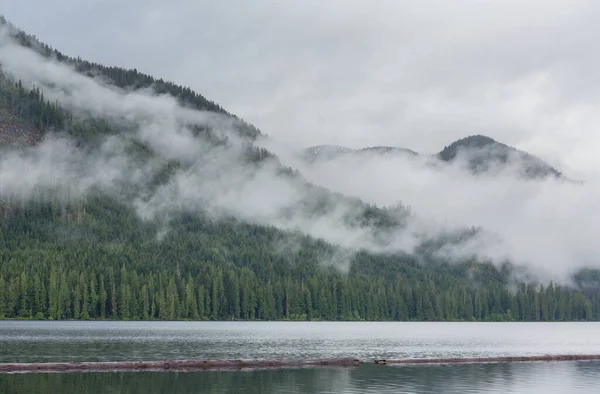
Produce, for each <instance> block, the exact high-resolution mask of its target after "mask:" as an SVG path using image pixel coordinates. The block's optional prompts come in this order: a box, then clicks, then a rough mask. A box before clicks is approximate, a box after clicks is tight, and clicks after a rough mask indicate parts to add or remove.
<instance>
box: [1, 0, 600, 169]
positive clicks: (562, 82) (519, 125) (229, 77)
mask: <svg viewBox="0 0 600 394" xmlns="http://www.w3.org/2000/svg"><path fill="white" fill-rule="evenodd" d="M0 6H1V7H0V9H1V10H2V11H1V12H2V13H4V14H5V16H6V17H7V18H8V19H9V20H11V21H12V22H13V23H14V24H16V25H17V26H18V27H20V28H22V29H24V30H26V31H28V32H29V33H31V34H35V35H37V36H38V38H40V39H41V40H42V41H44V42H47V43H48V44H50V45H52V46H54V47H56V48H57V49H59V50H61V51H63V52H65V53H67V54H69V55H73V56H77V55H79V56H81V57H83V58H86V59H88V60H92V61H98V62H102V63H105V64H109V65H119V66H125V67H132V68H133V67H136V68H137V69H138V70H141V71H144V72H147V73H150V74H153V75H155V76H157V77H162V78H165V79H169V80H174V81H175V82H177V83H180V84H183V85H187V86H190V87H192V88H193V89H195V90H197V91H198V92H199V93H201V94H203V95H205V96H206V97H208V98H209V99H211V100H214V101H217V102H218V103H219V104H221V105H222V106H223V107H225V108H226V109H228V110H230V111H231V112H234V113H236V114H238V115H240V116H242V117H243V118H245V119H247V120H249V121H250V122H252V123H254V124H255V125H257V126H258V127H259V128H260V129H261V130H262V131H263V132H264V133H267V134H269V135H270V136H272V137H273V138H276V139H278V140H280V141H282V142H284V143H288V144H293V145H294V146H299V147H300V146H308V145H314V144H320V143H336V144H342V145H346V146H350V147H360V146H365V145H396V146H404V147H408V148H411V149H414V150H417V151H424V152H434V151H437V150H439V149H441V148H442V147H443V146H444V144H447V143H449V142H450V141H452V140H454V139H456V138H460V137H463V136H466V135H468V134H475V133H481V134H486V135H489V136H491V137H494V138H496V139H498V140H501V141H503V142H505V143H508V144H511V145H516V146H518V147H519V148H522V149H525V150H528V151H530V152H532V153H535V154H538V155H540V156H542V157H543V158H545V159H547V160H549V161H551V162H552V163H553V164H555V165H558V166H559V167H561V168H562V169H565V168H566V169H567V171H568V170H571V171H575V170H580V171H595V170H596V169H597V168H598V167H599V166H600V157H599V156H598V155H597V152H598V151H599V149H600V133H598V132H597V129H598V128H599V126H600V111H598V105H599V104H600V83H599V82H600V53H599V52H598V51H597V50H596V47H597V44H596V40H597V37H598V36H599V35H600V28H598V27H596V26H597V20H598V17H599V16H600V12H599V11H600V2H596V1H592V0H590V1H584V0H570V1H566V0H565V1H551V0H544V1H541V0H540V1H533V0H530V1H517V0H508V1H506V0H503V1H500V0H498V1H475V0H473V1H465V0H454V1H445V0H444V1H443V0H440V1H434V0H429V1H423V0H406V1H400V0H398V1H396V0H389V1H386V0H376V1H358V0H329V1H327V2H323V1H318V0H303V1H301V2H300V1H298V2H284V1H274V0H255V1H252V2H249V1H244V0H220V1H218V2H216V1H192V0H187V1H186V0H172V1H170V2H165V1H155V0H128V1H118V0H104V1H103V0H86V1H76V0H56V1H52V2H48V1H43V0H0Z"/></svg>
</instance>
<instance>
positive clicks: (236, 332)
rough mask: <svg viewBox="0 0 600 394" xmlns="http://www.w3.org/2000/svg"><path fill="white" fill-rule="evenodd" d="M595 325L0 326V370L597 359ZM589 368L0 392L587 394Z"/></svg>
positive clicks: (599, 341)
mask: <svg viewBox="0 0 600 394" xmlns="http://www.w3.org/2000/svg"><path fill="white" fill-rule="evenodd" d="M599 330H600V324H598V323H362V322H360V323H358V322H357V323H354V322H348V323H345V322H340V323H330V322H298V323H296V322H293V323H292V322H38V321H0V362H51V361H56V362H58V361H117V360H164V359H232V358H246V359H248V358H261V359H274V358H277V359H293V360H298V359H307V358H321V357H355V358H359V359H361V360H364V361H372V360H374V359H379V358H387V359H391V358H406V357H490V356H518V355H541V354H575V353H578V354H592V353H594V354H600V336H599V335H598V332H600V331H599ZM598 385H600V362H595V361H593V362H551V363H548V362H537V363H513V364H501V363H498V364H493V363H492V364H477V365H475V364H471V365H437V366H426V365H420V366H389V365H388V366H378V365H372V364H367V365H361V366H359V367H353V368H318V369H280V370H269V371H253V372H193V373H175V372H165V373H154V372H133V373H66V374H57V373H50V374H11V375H7V374H4V375H3V374H0V392H1V393H15V394H21V393H29V392H55V393H59V392H60V393H68V392H73V393H84V394H85V393H137V392H140V393H141V392H143V393H148V394H150V393H199V392H202V393H205V392H209V393H223V392H232V391H244V392H245V393H276V392H285V393H313V392H319V393H388V392H389V393H392V392H400V393H402V392H430V393H439V392H457V393H458V392H461V393H464V392H496V393H500V392H502V393H505V392H513V393H517V392H527V393H531V392H540V393H541V392H544V393H562V392H590V393H591V392H594V393H595V392H597V391H598Z"/></svg>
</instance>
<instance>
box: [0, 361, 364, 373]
mask: <svg viewBox="0 0 600 394" xmlns="http://www.w3.org/2000/svg"><path fill="white" fill-rule="evenodd" d="M359 364H360V361H359V360H357V359H354V358H326V359H315V360H168V361H114V362H64V363H6V364H0V373H19V372H20V373H23V372H117V371H122V372H133V371H181V372H193V371H233V370H262V369H278V368H314V367H325V366H330V367H332V366H335V367H350V366H355V365H359Z"/></svg>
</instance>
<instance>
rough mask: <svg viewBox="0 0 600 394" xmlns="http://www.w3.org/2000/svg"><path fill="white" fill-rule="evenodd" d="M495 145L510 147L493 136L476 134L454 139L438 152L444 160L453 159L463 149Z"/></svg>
mask: <svg viewBox="0 0 600 394" xmlns="http://www.w3.org/2000/svg"><path fill="white" fill-rule="evenodd" d="M493 145H498V146H501V147H505V148H510V147H509V146H508V145H504V144H502V143H500V142H498V141H496V140H495V139H493V138H491V137H488V136H485V135H481V134H476V135H470V136H468V137H465V138H461V139H459V140H456V141H454V142H453V143H451V144H450V145H448V146H446V147H444V149H442V151H441V152H440V153H438V156H439V157H440V159H442V160H444V161H451V160H453V159H454V158H455V157H456V155H457V154H458V152H459V150H461V149H481V148H486V147H489V146H493Z"/></svg>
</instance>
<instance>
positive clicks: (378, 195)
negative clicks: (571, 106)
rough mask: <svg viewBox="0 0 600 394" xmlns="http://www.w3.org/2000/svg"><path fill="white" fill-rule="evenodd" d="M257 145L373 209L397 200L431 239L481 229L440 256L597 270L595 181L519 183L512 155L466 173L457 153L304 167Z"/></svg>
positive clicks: (550, 269)
mask: <svg viewBox="0 0 600 394" xmlns="http://www.w3.org/2000/svg"><path fill="white" fill-rule="evenodd" d="M449 142H450V141H449ZM265 145H266V146H269V147H270V148H271V149H273V150H274V151H277V152H279V154H280V155H282V156H286V157H288V158H289V161H292V162H294V164H295V166H296V167H297V168H299V169H300V171H301V172H302V173H303V174H304V175H305V176H306V177H307V179H308V180H310V181H311V182H314V183H315V184H318V185H323V186H327V187H328V188H330V189H331V190H333V191H336V192H340V193H344V194H346V195H350V196H357V197H360V198H361V199H363V200H364V201H366V202H368V203H372V204H378V205H380V206H386V205H392V204H395V203H397V202H398V201H401V202H403V203H404V204H406V205H408V206H410V207H411V209H412V210H413V212H415V213H416V215H417V216H418V217H419V222H420V223H421V226H420V228H419V231H421V232H422V231H425V230H424V229H426V228H427V231H430V232H431V234H432V235H433V234H436V233H440V232H443V231H447V230H449V229H456V228H461V227H464V226H475V227H481V228H483V229H484V230H485V231H484V232H483V233H481V234H480V235H479V236H478V237H475V238H474V239H471V240H470V241H469V242H467V243H463V244H460V245H454V246H452V247H448V248H444V249H442V250H441V251H440V253H441V254H443V255H445V256H450V257H455V258H461V257H466V256H469V255H472V254H474V255H477V256H479V257H480V258H489V259H492V260H493V261H496V262H501V261H504V260H506V259H509V260H511V261H513V262H518V263H519V264H524V265H527V266H529V267H532V268H533V270H534V272H538V273H540V274H541V275H542V276H547V277H552V276H554V277H559V278H565V277H566V276H567V275H568V273H570V272H572V271H573V270H575V269H577V268H580V267H582V266H593V267H600V261H599V259H598V247H597V233H598V229H599V227H598V226H599V224H598V223H600V178H598V177H597V176H594V175H590V176H589V177H588V178H587V179H586V180H585V181H584V182H573V181H571V180H569V179H562V178H555V177H553V176H549V177H546V178H544V179H535V178H533V179H532V178H525V177H523V176H522V168H523V167H522V162H521V161H520V160H519V158H518V156H517V155H514V156H513V157H510V158H509V162H508V163H507V164H506V165H497V166H495V167H494V166H492V167H491V168H489V169H488V171H485V172H480V173H477V174H474V173H473V172H472V171H471V170H470V169H469V168H468V165H467V162H468V160H469V159H471V158H472V157H469V155H470V154H472V152H471V153H468V152H463V153H462V154H459V156H458V157H457V158H456V160H455V161H454V162H452V163H451V164H448V163H444V162H441V161H439V160H438V159H436V158H434V157H433V156H431V155H427V154H425V155H419V156H413V155H410V154H383V155H382V154H373V153H359V154H342V155H339V156H337V157H335V158H332V159H326V160H317V161H316V162H313V163H308V162H306V161H304V160H302V158H300V157H299V156H298V155H297V154H298V153H299V152H298V151H294V150H289V149H288V148H287V147H285V146H282V145H279V144H277V143H276V142H273V141H269V142H267V141H265ZM442 148H443V146H442V147H440V150H441V149H442ZM566 175H567V176H568V175H569V174H566ZM424 223H425V224H424Z"/></svg>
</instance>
